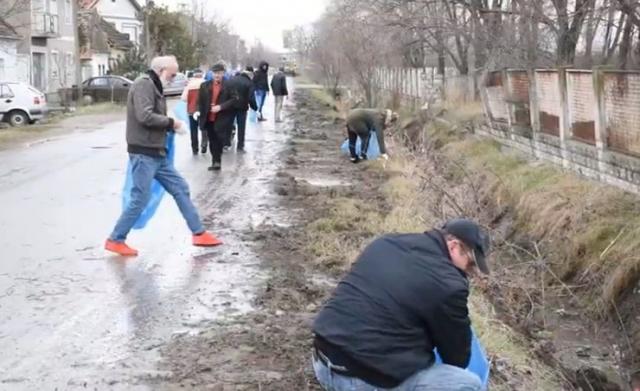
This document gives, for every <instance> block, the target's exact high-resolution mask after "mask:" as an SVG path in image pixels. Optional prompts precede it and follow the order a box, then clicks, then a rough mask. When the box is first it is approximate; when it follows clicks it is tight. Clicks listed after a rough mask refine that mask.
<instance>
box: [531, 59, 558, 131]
mask: <svg viewBox="0 0 640 391" xmlns="http://www.w3.org/2000/svg"><path fill="white" fill-rule="evenodd" d="M536 95H537V97H538V106H539V110H540V130H541V131H542V132H544V133H547V134H551V135H554V136H559V135H560V110H561V106H560V87H559V85H558V72H557V71H536Z"/></svg>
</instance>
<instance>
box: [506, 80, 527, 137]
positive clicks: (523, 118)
mask: <svg viewBox="0 0 640 391" xmlns="http://www.w3.org/2000/svg"><path fill="white" fill-rule="evenodd" d="M507 78H508V83H507V85H508V91H509V92H508V94H509V97H508V99H509V105H510V110H509V115H510V116H511V123H512V124H513V125H514V131H516V132H517V133H518V134H519V135H522V136H524V137H528V138H531V137H532V132H531V112H530V105H529V84H530V83H529V75H528V74H527V71H507Z"/></svg>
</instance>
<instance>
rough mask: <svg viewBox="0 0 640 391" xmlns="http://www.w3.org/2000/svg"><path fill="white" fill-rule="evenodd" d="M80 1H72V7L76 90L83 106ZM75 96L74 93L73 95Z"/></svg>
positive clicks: (79, 101) (79, 102) (78, 99)
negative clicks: (79, 22)
mask: <svg viewBox="0 0 640 391" xmlns="http://www.w3.org/2000/svg"><path fill="white" fill-rule="evenodd" d="M79 1H80V0H72V1H71V7H72V10H73V39H74V40H75V45H74V47H75V55H74V56H75V58H76V88H77V89H78V96H77V102H78V104H82V97H83V94H82V61H80V31H79V30H80V25H79V24H78V11H79V8H80V7H79V5H78V2H79ZM72 96H73V93H72Z"/></svg>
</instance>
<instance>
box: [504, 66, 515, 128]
mask: <svg viewBox="0 0 640 391" xmlns="http://www.w3.org/2000/svg"><path fill="white" fill-rule="evenodd" d="M511 91H512V88H511V78H510V77H509V70H508V69H503V70H502V94H503V97H504V99H503V102H502V103H503V104H504V105H505V107H506V109H507V110H506V111H507V128H508V129H509V138H510V139H512V140H514V139H515V136H514V131H513V120H512V116H513V105H512V104H511V103H510V98H511Z"/></svg>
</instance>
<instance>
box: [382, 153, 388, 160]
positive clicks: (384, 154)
mask: <svg viewBox="0 0 640 391" xmlns="http://www.w3.org/2000/svg"><path fill="white" fill-rule="evenodd" d="M380 159H384V160H389V155H387V154H386V153H383V154H382V155H380Z"/></svg>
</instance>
